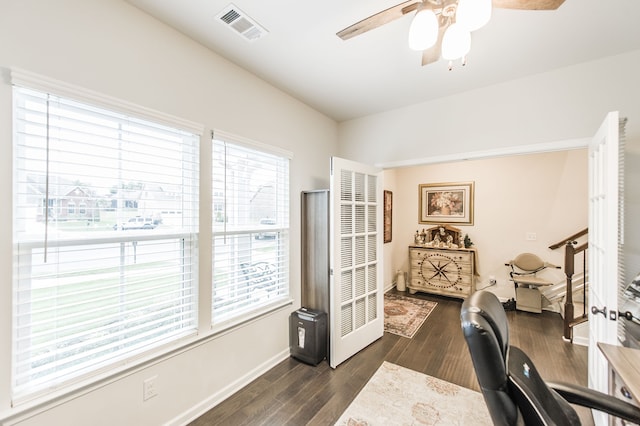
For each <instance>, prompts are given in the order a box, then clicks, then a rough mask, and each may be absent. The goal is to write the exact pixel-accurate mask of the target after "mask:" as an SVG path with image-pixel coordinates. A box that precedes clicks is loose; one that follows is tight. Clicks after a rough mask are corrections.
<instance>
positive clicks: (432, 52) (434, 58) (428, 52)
mask: <svg viewBox="0 0 640 426" xmlns="http://www.w3.org/2000/svg"><path fill="white" fill-rule="evenodd" d="M441 19H442V18H441ZM450 24H451V21H448V22H446V23H442V21H441V22H440V27H439V28H438V40H437V41H436V44H434V45H433V46H432V47H430V48H428V49H425V50H423V51H422V66H425V65H429V64H432V63H434V62H438V61H439V60H440V56H441V55H442V38H443V37H444V32H445V31H446V30H447V28H449V25H450Z"/></svg>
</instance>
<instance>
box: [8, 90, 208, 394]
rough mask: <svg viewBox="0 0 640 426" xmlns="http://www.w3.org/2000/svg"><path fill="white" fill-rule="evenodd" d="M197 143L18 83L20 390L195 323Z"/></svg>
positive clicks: (16, 366)
mask: <svg viewBox="0 0 640 426" xmlns="http://www.w3.org/2000/svg"><path fill="white" fill-rule="evenodd" d="M14 84H15V81H14ZM107 103H108V102H107ZM103 104H104V103H101V105H103ZM125 110H126V111H129V110H131V106H130V105H127V108H125ZM146 112H147V111H144V113H146ZM154 118H155V116H154ZM163 118H167V117H164V116H163ZM166 121H167V120H163V121H162V123H166ZM185 127H186V126H185ZM200 131H201V130H200ZM198 155H199V136H198V134H196V133H195V132H194V131H192V130H191V129H186V130H184V127H183V130H181V129H179V128H176V127H172V126H170V125H169V126H168V125H166V124H161V123H159V122H156V121H149V120H147V119H140V118H136V117H134V116H131V115H127V114H124V113H120V112H116V111H114V110H111V109H105V108H102V107H97V106H92V105H88V104H85V103H82V102H78V101H75V100H72V99H68V98H64V97H60V96H56V95H53V94H50V93H46V92H45V91H37V90H31V89H28V88H24V87H21V85H20V84H17V85H15V86H14V185H13V188H14V203H13V205H14V222H13V242H14V261H13V264H14V274H13V275H14V279H13V300H14V305H13V336H14V337H13V350H12V371H13V374H12V376H13V378H12V391H13V398H14V402H15V400H16V399H20V398H25V397H28V396H30V395H34V394H36V393H38V392H44V391H46V390H47V389H51V388H54V387H58V386H59V385H60V384H65V383H69V382H70V381H71V380H76V379H78V378H82V377H85V376H87V375H88V374H95V373H96V372H97V371H100V370H101V369H104V368H107V367H110V366H111V367H113V365H114V364H116V363H118V364H123V363H126V361H127V360H130V359H131V357H133V356H139V355H140V354H143V353H145V352H147V351H148V350H150V349H154V348H156V349H157V348H158V347H160V346H162V345H166V344H168V343H171V342H175V341H176V340H178V339H182V338H184V337H185V336H189V335H194V334H195V333H196V330H197V322H198V321H197V283H198V280H197V270H198V267H197V255H196V240H197V233H198ZM62 206H66V208H62ZM165 211H171V212H178V213H179V214H171V215H167V216H166V217H165V216H164V215H163V213H162V212H165ZM132 219H133V221H132Z"/></svg>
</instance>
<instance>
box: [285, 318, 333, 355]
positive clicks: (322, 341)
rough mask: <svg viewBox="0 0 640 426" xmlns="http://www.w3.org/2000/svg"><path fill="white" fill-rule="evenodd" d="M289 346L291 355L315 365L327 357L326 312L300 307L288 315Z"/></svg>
mask: <svg viewBox="0 0 640 426" xmlns="http://www.w3.org/2000/svg"><path fill="white" fill-rule="evenodd" d="M289 347H290V349H291V356H292V357H293V358H296V359H298V360H300V361H302V362H305V363H307V364H311V365H317V364H318V363H319V362H320V361H322V360H323V359H325V358H326V357H327V314H326V313H325V312H322V311H318V310H314V309H308V308H300V309H298V310H297V311H295V312H292V313H291V316H290V317H289Z"/></svg>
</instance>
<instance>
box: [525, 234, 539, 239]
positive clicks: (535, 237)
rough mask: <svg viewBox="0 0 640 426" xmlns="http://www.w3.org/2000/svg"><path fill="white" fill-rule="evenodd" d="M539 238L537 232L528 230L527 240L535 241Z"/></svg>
mask: <svg viewBox="0 0 640 426" xmlns="http://www.w3.org/2000/svg"><path fill="white" fill-rule="evenodd" d="M537 238H538V236H537V235H536V233H535V232H527V236H526V239H527V241H535V240H536V239H537Z"/></svg>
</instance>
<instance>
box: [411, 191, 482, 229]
mask: <svg viewBox="0 0 640 426" xmlns="http://www.w3.org/2000/svg"><path fill="white" fill-rule="evenodd" d="M418 196H419V197H418V198H419V204H418V222H419V223H455V224H458V225H473V196H474V182H447V183H423V184H420V185H418Z"/></svg>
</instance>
